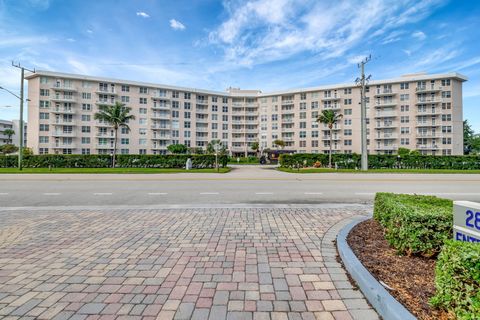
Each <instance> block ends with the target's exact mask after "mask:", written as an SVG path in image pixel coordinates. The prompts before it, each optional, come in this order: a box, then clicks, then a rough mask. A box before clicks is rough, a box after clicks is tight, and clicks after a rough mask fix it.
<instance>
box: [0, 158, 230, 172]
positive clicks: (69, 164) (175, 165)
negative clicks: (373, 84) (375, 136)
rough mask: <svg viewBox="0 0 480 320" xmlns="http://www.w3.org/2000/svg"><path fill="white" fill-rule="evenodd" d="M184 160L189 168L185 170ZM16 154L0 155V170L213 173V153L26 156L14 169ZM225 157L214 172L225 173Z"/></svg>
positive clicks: (214, 163)
mask: <svg viewBox="0 0 480 320" xmlns="http://www.w3.org/2000/svg"><path fill="white" fill-rule="evenodd" d="M188 159H190V160H191V170H186V164H187V161H188ZM17 160H18V158H17V156H0V173H178V172H217V170H216V158H215V155H209V154H206V155H118V156H117V161H116V166H115V168H111V163H112V157H111V156H110V155H57V154H55V155H29V156H25V157H24V158H23V161H22V166H23V168H24V169H23V170H22V171H21V172H20V171H19V170H18V169H16V166H17ZM227 162H228V156H223V155H222V156H219V157H218V165H219V167H220V168H219V170H218V172H221V173H225V172H228V171H229V169H228V168H227Z"/></svg>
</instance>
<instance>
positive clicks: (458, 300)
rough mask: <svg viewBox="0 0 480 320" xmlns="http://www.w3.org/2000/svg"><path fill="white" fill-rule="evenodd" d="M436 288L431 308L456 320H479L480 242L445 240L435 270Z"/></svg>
mask: <svg viewBox="0 0 480 320" xmlns="http://www.w3.org/2000/svg"><path fill="white" fill-rule="evenodd" d="M435 286H436V295H435V296H434V297H433V298H432V299H431V300H430V302H431V303H432V304H433V305H434V306H436V307H440V308H443V309H446V310H448V311H449V312H451V313H454V314H455V315H456V317H457V318H458V319H462V320H473V319H479V318H480V243H474V242H460V241H454V240H449V241H447V242H446V243H445V246H444V247H443V249H442V251H441V253H440V255H439V256H438V260H437V264H436V267H435Z"/></svg>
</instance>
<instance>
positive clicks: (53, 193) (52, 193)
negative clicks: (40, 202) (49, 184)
mask: <svg viewBox="0 0 480 320" xmlns="http://www.w3.org/2000/svg"><path fill="white" fill-rule="evenodd" d="M43 195H44V196H59V195H61V193H58V192H46V193H44V194H43Z"/></svg>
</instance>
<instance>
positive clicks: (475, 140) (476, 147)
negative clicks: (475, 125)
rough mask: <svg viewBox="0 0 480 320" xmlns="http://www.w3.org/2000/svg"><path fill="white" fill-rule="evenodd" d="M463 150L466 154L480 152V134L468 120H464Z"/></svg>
mask: <svg viewBox="0 0 480 320" xmlns="http://www.w3.org/2000/svg"><path fill="white" fill-rule="evenodd" d="M463 152H464V154H478V153H480V136H479V135H478V134H475V131H473V129H472V126H471V125H470V124H469V123H468V120H465V121H463Z"/></svg>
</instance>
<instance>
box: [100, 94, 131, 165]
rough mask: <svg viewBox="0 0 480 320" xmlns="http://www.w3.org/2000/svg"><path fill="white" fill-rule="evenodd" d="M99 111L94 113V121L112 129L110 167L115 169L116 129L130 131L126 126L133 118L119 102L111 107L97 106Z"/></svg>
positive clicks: (128, 109) (128, 110)
mask: <svg viewBox="0 0 480 320" xmlns="http://www.w3.org/2000/svg"><path fill="white" fill-rule="evenodd" d="M98 107H99V109H100V111H98V112H97V113H95V115H94V118H95V120H101V121H104V122H106V123H108V124H109V125H111V126H112V127H113V129H114V132H115V135H114V136H113V139H114V141H113V159H112V167H113V168H115V157H116V154H117V135H118V128H127V129H128V130H129V131H130V127H129V126H128V124H127V123H128V121H129V120H134V119H135V116H134V115H131V114H130V110H131V109H130V108H128V107H125V105H124V104H122V103H120V102H115V104H114V105H113V106H110V105H104V104H103V105H99V106H98Z"/></svg>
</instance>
